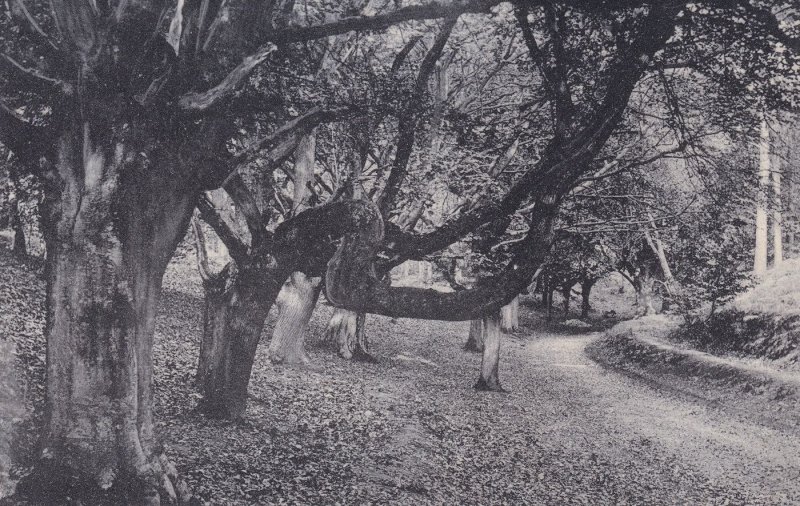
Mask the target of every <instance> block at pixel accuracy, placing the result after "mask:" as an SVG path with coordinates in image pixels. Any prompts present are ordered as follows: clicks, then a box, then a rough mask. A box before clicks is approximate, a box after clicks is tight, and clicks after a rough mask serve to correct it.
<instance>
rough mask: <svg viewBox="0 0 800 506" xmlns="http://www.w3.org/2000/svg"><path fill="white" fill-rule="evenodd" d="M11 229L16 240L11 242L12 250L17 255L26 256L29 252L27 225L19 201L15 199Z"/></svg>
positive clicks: (12, 208)
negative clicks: (23, 219) (23, 220)
mask: <svg viewBox="0 0 800 506" xmlns="http://www.w3.org/2000/svg"><path fill="white" fill-rule="evenodd" d="M11 230H13V231H14V240H13V242H12V244H11V251H12V252H13V253H14V255H16V256H17V257H21V258H24V257H25V256H27V254H28V245H27V241H26V240H25V225H24V224H23V222H22V216H20V212H19V202H18V201H17V200H14V202H13V204H12V207H11Z"/></svg>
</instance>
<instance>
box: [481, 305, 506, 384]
mask: <svg viewBox="0 0 800 506" xmlns="http://www.w3.org/2000/svg"><path fill="white" fill-rule="evenodd" d="M483 325H484V329H485V334H484V336H485V337H484V347H483V357H482V359H481V375H480V377H479V378H478V382H477V383H475V389H476V390H487V391H493V392H503V391H504V390H503V387H502V386H501V385H500V373H499V371H500V314H499V313H493V314H491V315H489V316H486V317H484V319H483Z"/></svg>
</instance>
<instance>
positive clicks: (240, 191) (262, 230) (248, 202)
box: [224, 173, 269, 249]
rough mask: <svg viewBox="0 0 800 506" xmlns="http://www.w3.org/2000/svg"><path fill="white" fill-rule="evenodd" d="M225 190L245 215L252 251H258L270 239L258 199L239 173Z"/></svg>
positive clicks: (230, 179)
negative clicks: (257, 202)
mask: <svg viewBox="0 0 800 506" xmlns="http://www.w3.org/2000/svg"><path fill="white" fill-rule="evenodd" d="M224 188H225V191H226V192H227V193H228V195H230V197H231V199H232V200H233V202H234V204H236V208H237V209H238V210H239V211H241V212H242V214H243V215H244V220H245V222H246V223H247V229H248V230H249V231H250V244H251V246H252V249H256V248H257V247H258V246H259V245H261V244H262V243H263V242H264V241H265V240H267V239H268V238H269V235H268V233H267V227H266V223H264V219H263V217H262V215H261V210H260V209H259V208H258V204H256V199H255V198H254V197H253V194H252V192H251V191H250V189H249V188H248V187H247V185H246V184H245V182H244V180H243V179H242V176H241V175H240V174H238V173H235V174H234V176H233V177H230V178H228V180H227V181H226V183H225V186H224Z"/></svg>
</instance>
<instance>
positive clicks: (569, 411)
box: [358, 334, 800, 504]
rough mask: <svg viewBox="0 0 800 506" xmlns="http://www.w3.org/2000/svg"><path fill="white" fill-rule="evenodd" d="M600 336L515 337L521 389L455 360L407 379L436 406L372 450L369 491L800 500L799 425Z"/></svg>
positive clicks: (507, 367) (436, 500)
mask: <svg viewBox="0 0 800 506" xmlns="http://www.w3.org/2000/svg"><path fill="white" fill-rule="evenodd" d="M595 337H596V336H577V337H576V336H572V337H567V336H562V335H555V334H548V335H540V336H538V337H537V338H536V339H532V340H527V339H513V338H511V339H507V340H506V342H505V352H504V358H503V360H504V365H503V378H504V382H505V385H506V386H507V387H508V388H510V390H511V394H509V395H498V394H494V395H491V394H490V395H486V394H478V393H466V392H464V389H463V387H464V383H466V382H467V381H469V380H467V379H464V380H462V381H463V382H462V383H461V384H460V386H458V387H455V386H454V385H453V383H452V379H453V377H454V376H455V377H459V376H460V377H462V378H463V376H464V375H465V374H464V373H465V372H466V373H467V374H466V376H468V377H471V373H473V371H468V372H467V371H463V370H462V371H456V370H455V368H450V367H447V366H440V367H444V368H446V369H450V371H448V372H447V373H445V374H441V375H439V376H438V380H437V381H434V382H432V383H431V384H429V385H426V387H427V388H425V389H421V388H415V387H414V386H413V385H412V384H410V383H409V384H407V385H406V387H405V388H400V389H399V390H400V391H406V392H408V391H413V392H418V394H416V397H417V402H418V403H420V404H422V405H425V406H430V408H429V410H427V411H426V410H422V411H419V410H418V411H416V412H412V413H411V414H410V416H408V417H407V418H406V420H407V423H406V425H404V426H400V427H398V428H399V429H400V430H399V431H397V432H394V434H395V436H394V437H393V438H391V439H389V440H387V447H386V448H385V449H386V451H387V452H388V453H390V454H391V453H392V452H393V451H397V450H398V448H399V447H402V450H403V452H404V454H403V458H401V459H398V460H394V461H389V462H388V463H387V462H386V461H382V460H381V459H379V458H378V459H371V458H367V459H366V461H367V462H368V463H371V464H372V467H370V466H369V465H363V464H362V466H361V469H370V470H369V471H366V472H363V473H360V474H359V476H358V481H360V482H361V485H360V486H361V487H363V488H362V491H369V492H365V494H366V495H367V496H368V497H369V499H374V498H375V496H376V495H377V496H383V499H385V500H387V501H388V502H390V503H394V504H418V503H420V502H422V503H431V504H457V503H465V504H489V503H491V504H497V503H527V504H793V503H797V502H798V501H800V485H798V478H800V438H798V436H797V435H796V434H795V435H791V434H785V433H780V432H776V431H774V430H770V429H766V428H763V427H760V426H758V425H755V424H753V423H751V422H749V421H747V420H741V419H736V418H732V417H731V416H730V415H729V414H728V413H726V412H724V411H721V410H719V409H717V408H714V407H710V406H707V405H705V404H704V403H703V402H702V401H701V400H698V399H692V398H687V397H684V396H683V395H681V394H679V393H676V392H665V391H661V390H659V389H657V388H654V387H652V386H648V385H645V384H642V383H640V382H638V381H637V380H635V379H629V378H627V377H624V376H621V375H619V374H617V373H615V372H613V371H606V370H604V369H602V368H601V367H599V366H597V365H596V364H594V363H593V362H592V361H591V360H590V359H589V358H588V357H586V355H585V354H584V352H583V350H584V348H585V347H586V345H587V344H588V343H589V342H591V340H592V339H594V338H595ZM429 344H431V345H432V346H434V348H435V345H434V344H433V343H429ZM476 358H477V357H476ZM442 362H443V363H447V362H446V361H442ZM451 363H452V362H451ZM451 374H452V375H451ZM448 387H450V388H453V390H451V391H450V393H449V395H448V394H447V393H446V390H447V389H448ZM409 389H410V390H409ZM399 419H400V418H397V419H395V422H397V420H399ZM420 423H422V425H423V426H425V427H426V429H427V430H426V431H419V430H416V428H417V427H418V425H419V424H420ZM411 428H414V429H413V430H412V429H411ZM409 430H411V431H412V432H411V434H413V438H412V440H411V441H409V440H408V438H407V436H408V434H409V432H408V431H409ZM380 455H382V454H380ZM375 476H381V477H383V478H386V477H387V476H389V477H393V478H392V479H383V480H376V479H375ZM376 484H377V485H378V486H379V487H383V488H384V489H386V488H394V491H393V492H394V495H392V496H391V497H386V496H385V495H384V494H383V493H380V491H379V490H378V489H376ZM383 492H386V490H384V491H383ZM373 494H375V495H373ZM369 499H368V500H369ZM381 502H382V501H381Z"/></svg>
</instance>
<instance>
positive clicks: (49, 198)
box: [18, 120, 199, 504]
mask: <svg viewBox="0 0 800 506" xmlns="http://www.w3.org/2000/svg"><path fill="white" fill-rule="evenodd" d="M154 144H155V143H154ZM140 151H141V148H138V149H137V147H136V146H128V145H127V144H125V141H124V139H122V138H119V137H116V135H115V132H112V131H109V129H107V128H103V123H102V122H101V121H98V124H93V123H90V121H89V120H86V121H85V122H84V123H82V124H75V123H72V124H68V125H66V126H65V129H64V130H63V131H62V133H61V136H60V138H59V139H58V140H57V147H56V156H55V164H56V167H55V168H56V169H57V170H56V173H57V178H58V180H57V181H53V182H52V183H51V184H47V185H46V187H45V194H46V200H45V203H44V205H43V216H42V221H43V225H44V227H43V231H44V235H45V240H46V242H47V259H46V269H47V270H46V273H47V327H46V337H47V402H46V416H45V420H46V422H45V424H46V427H45V431H44V436H43V441H42V446H41V448H42V451H41V456H40V460H39V461H38V462H37V464H36V466H35V468H34V471H33V473H32V474H31V475H30V476H29V477H28V478H27V480H26V481H23V482H22V483H20V487H19V488H18V493H20V494H22V495H24V496H28V497H31V498H34V500H38V501H41V502H44V503H46V504H60V503H62V502H63V500H64V498H65V497H68V496H69V497H72V498H73V500H75V501H79V502H81V501H82V502H84V503H90V504H95V503H99V502H109V503H116V504H158V502H159V500H167V501H174V500H175V498H176V486H177V485H178V482H177V480H176V473H175V472H174V467H173V466H170V465H168V464H167V463H166V460H165V459H164V458H163V457H162V456H161V455H160V450H159V443H158V441H157V440H156V438H155V435H154V428H153V369H152V364H153V361H152V343H153V332H154V328H155V317H156V307H157V304H158V299H159V293H160V290H161V280H162V276H163V274H164V271H165V269H166V266H167V263H168V261H169V259H170V257H171V255H172V253H173V252H174V250H175V247H176V245H177V243H178V241H179V240H180V238H181V237H182V235H183V233H184V232H185V230H186V226H187V224H188V220H189V217H190V215H191V211H192V209H193V207H194V202H195V199H196V196H197V194H198V193H199V190H198V189H197V188H195V187H193V185H192V184H191V183H187V182H184V181H174V180H172V181H170V180H168V179H166V178H165V177H163V176H164V174H165V173H167V172H168V171H166V170H164V169H163V168H161V167H153V166H151V165H150V164H144V163H141V162H139V161H138V160H137V157H138V153H139V152H140ZM53 183H54V184H53ZM184 488H185V486H183V487H178V495H181V493H182V492H184V493H185V490H182V489H184Z"/></svg>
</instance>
